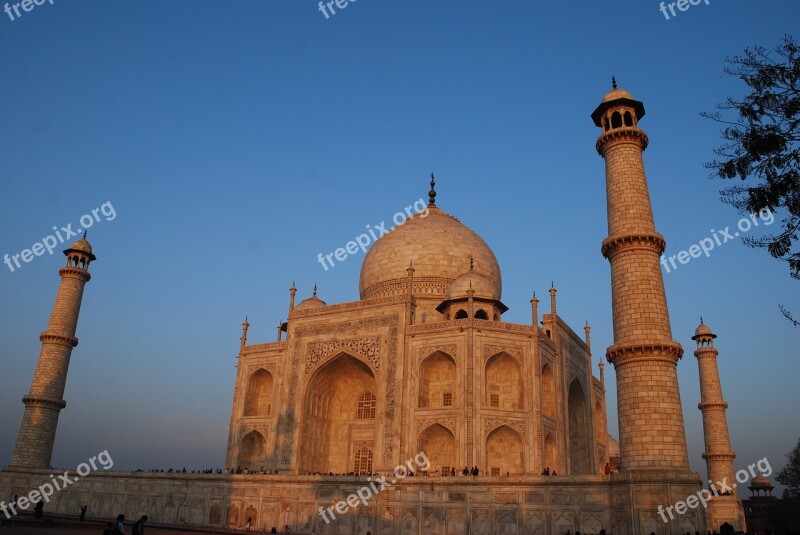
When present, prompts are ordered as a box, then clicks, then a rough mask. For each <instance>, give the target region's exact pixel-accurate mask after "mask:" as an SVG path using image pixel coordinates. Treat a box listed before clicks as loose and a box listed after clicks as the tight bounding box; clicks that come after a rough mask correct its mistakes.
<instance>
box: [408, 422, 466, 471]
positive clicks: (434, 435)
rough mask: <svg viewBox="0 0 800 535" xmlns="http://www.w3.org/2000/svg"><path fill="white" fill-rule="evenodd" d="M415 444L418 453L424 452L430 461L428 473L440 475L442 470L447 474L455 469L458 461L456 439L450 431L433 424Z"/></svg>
mask: <svg viewBox="0 0 800 535" xmlns="http://www.w3.org/2000/svg"><path fill="white" fill-rule="evenodd" d="M417 442H418V451H422V452H425V455H426V456H427V457H428V460H429V461H430V468H429V470H428V471H429V473H436V472H438V473H440V474H442V473H443V472H444V470H447V471H448V473H449V472H450V469H452V468H455V466H456V463H457V461H458V459H457V458H456V437H455V435H453V432H452V431H450V430H449V429H447V428H446V427H444V426H443V425H441V424H433V425H431V426H429V427H428V428H427V429H425V430H424V431H423V432H422V433H421V434H420V435H419V440H418V441H417Z"/></svg>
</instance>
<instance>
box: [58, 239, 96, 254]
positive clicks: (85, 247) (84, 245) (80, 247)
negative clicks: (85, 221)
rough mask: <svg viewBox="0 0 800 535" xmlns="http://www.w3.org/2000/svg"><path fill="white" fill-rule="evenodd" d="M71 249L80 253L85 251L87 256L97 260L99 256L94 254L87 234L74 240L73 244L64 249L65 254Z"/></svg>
mask: <svg viewBox="0 0 800 535" xmlns="http://www.w3.org/2000/svg"><path fill="white" fill-rule="evenodd" d="M70 251H77V252H80V253H84V254H85V255H86V256H88V257H89V259H90V260H96V259H97V257H96V256H94V253H93V252H92V244H90V243H89V241H88V240H87V239H86V234H84V235H83V238H81V239H79V240H78V241H76V242H74V243H73V244H72V245H70V246H69V247H67V248H66V249H64V255H68V254H69V253H70Z"/></svg>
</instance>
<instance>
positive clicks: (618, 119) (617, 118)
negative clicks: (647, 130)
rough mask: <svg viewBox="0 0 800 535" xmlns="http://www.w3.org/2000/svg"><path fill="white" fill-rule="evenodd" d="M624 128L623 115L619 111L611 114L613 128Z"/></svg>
mask: <svg viewBox="0 0 800 535" xmlns="http://www.w3.org/2000/svg"><path fill="white" fill-rule="evenodd" d="M621 126H622V115H620V114H619V112H618V111H615V112H614V113H612V114H611V128H619V127H621Z"/></svg>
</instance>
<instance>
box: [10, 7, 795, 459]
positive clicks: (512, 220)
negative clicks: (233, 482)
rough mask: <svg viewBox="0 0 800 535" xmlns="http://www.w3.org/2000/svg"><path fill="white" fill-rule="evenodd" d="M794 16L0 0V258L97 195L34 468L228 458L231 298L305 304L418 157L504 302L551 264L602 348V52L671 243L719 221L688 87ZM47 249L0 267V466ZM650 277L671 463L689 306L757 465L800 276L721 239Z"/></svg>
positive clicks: (22, 381) (789, 350) (775, 444)
mask: <svg viewBox="0 0 800 535" xmlns="http://www.w3.org/2000/svg"><path fill="white" fill-rule="evenodd" d="M798 20H800V3H798V2H796V1H794V0H786V1H780V2H779V1H773V2H759V3H755V2H745V1H743V0H726V1H725V2H722V1H719V0H712V2H711V3H710V4H709V5H706V4H705V3H701V4H700V5H698V6H694V7H691V8H690V9H689V10H688V11H686V12H681V13H679V15H678V16H677V17H675V18H672V19H671V20H666V19H665V18H664V16H663V15H662V14H661V12H660V11H659V9H658V3H657V2H655V1H654V0H646V1H642V0H636V1H633V0H630V1H620V0H615V1H607V2H596V1H591V2H590V1H580V2H529V1H521V0H509V1H506V2H502V3H500V2H498V3H490V2H473V1H463V0H462V1H451V0H437V1H436V2H430V1H421V0H406V1H402V2H401V1H398V0H394V1H377V0H359V1H358V2H355V3H351V4H350V5H349V6H348V7H347V8H346V9H344V10H342V11H340V12H338V13H337V14H336V15H334V16H332V17H331V18H330V19H326V18H325V17H324V16H323V15H322V14H321V13H320V12H319V11H318V9H317V3H316V2H313V1H311V0H258V1H256V0H252V1H251V0H237V1H233V0H232V1H228V2H211V1H206V0H192V1H189V0H174V1H171V2H156V1H154V0H146V1H145V0H143V1H141V2H136V3H130V2H128V3H121V2H101V1H98V0H93V1H88V0H84V1H81V2H67V1H64V0H55V3H54V4H52V5H51V4H50V3H45V4H44V5H42V6H38V7H35V8H34V9H33V11H31V12H29V13H23V16H22V17H21V18H19V19H17V20H14V21H11V20H10V19H9V18H8V17H7V16H6V15H5V14H4V13H1V12H0V47H1V48H2V51H3V54H2V57H3V61H2V63H3V67H2V88H3V90H2V98H0V140H1V142H0V158H1V159H2V162H3V165H2V167H3V174H2V202H3V209H2V211H0V227H2V228H3V229H5V232H3V233H2V235H0V255H2V254H17V253H19V252H20V251H22V250H23V249H26V248H29V247H30V246H31V245H32V244H33V243H35V242H36V241H39V240H41V239H43V238H44V237H45V236H46V235H48V234H49V233H50V232H51V229H52V227H53V226H66V225H67V224H68V223H72V224H73V228H75V227H77V226H79V219H80V217H81V216H82V215H84V214H86V213H89V212H91V210H92V209H94V208H97V207H99V206H100V205H101V204H103V203H105V202H110V203H111V204H112V205H113V207H114V209H115V211H116V218H115V219H113V220H111V221H106V220H105V218H102V221H101V222H99V223H95V224H94V226H93V227H92V228H91V229H90V231H89V238H90V241H91V243H92V245H93V246H94V250H95V253H96V254H97V257H98V260H97V262H96V263H94V264H93V265H92V267H91V271H92V274H93V277H92V280H91V282H90V283H89V284H88V286H87V288H86V293H85V298H84V301H83V309H82V311H81V317H80V322H79V325H78V333H77V336H78V337H79V338H80V345H79V346H78V347H77V348H76V349H75V351H74V352H73V356H72V362H71V366H70V370H69V378H68V381H67V390H66V394H65V399H66V400H67V403H68V405H67V408H66V409H65V410H64V411H63V412H62V414H61V419H60V421H59V428H58V436H57V439H56V445H55V452H54V456H53V464H54V465H56V466H63V467H74V466H76V465H77V464H78V463H80V462H82V461H83V460H85V459H87V458H88V457H90V456H92V455H95V454H97V453H98V452H100V451H102V450H105V449H108V450H109V452H110V453H111V455H112V456H113V458H114V460H115V463H116V464H115V469H116V468H119V469H127V468H150V467H163V468H170V467H183V466H185V467H187V469H194V468H206V467H222V466H223V462H224V454H225V447H226V441H227V433H228V423H229V418H230V411H231V401H232V396H233V384H234V378H235V372H236V370H235V365H236V355H237V353H238V344H239V336H240V334H241V326H240V325H241V323H242V321H243V320H244V318H245V315H248V316H249V319H250V323H251V324H252V326H251V329H250V342H251V343H258V342H264V341H272V340H274V338H275V325H276V324H277V323H278V322H279V321H280V320H281V319H285V317H286V311H287V306H288V298H289V294H288V288H289V286H290V285H291V283H292V281H293V280H296V281H297V286H298V288H299V292H298V298H299V299H303V298H305V297H308V296H309V295H310V293H311V289H312V286H313V285H314V283H315V282H317V283H318V284H319V288H320V290H319V294H320V297H322V298H323V299H325V300H326V301H327V302H328V303H338V302H346V301H352V300H356V299H358V276H359V269H360V267H361V262H362V260H363V254H360V253H359V254H357V255H354V256H352V257H350V258H348V259H347V260H346V261H345V262H343V263H341V264H340V265H337V266H336V267H335V268H333V269H331V270H329V271H324V270H323V269H322V267H321V266H320V264H318V263H317V261H316V257H317V254H318V253H323V254H326V253H329V252H332V251H334V250H335V249H336V248H338V247H342V246H344V244H345V243H346V242H347V241H349V240H351V239H353V238H354V237H355V236H356V235H358V234H360V233H361V232H362V231H363V229H364V228H365V226H366V225H375V224H376V223H380V222H381V221H383V220H388V219H390V218H391V217H392V215H393V214H394V213H395V212H396V211H398V210H400V209H402V208H403V207H404V206H407V205H409V204H411V203H413V202H414V201H416V200H418V199H420V198H422V197H425V196H426V194H427V190H428V184H427V182H428V175H429V174H430V172H431V171H435V172H436V174H437V177H438V187H437V189H438V192H439V196H438V198H437V204H438V205H439V206H440V207H441V208H442V209H444V210H445V211H447V212H449V213H451V214H453V215H455V216H457V217H459V218H460V219H461V221H462V222H463V223H465V224H466V225H467V226H469V227H470V228H472V229H473V230H475V231H476V232H477V233H478V234H480V235H481V236H482V237H483V238H484V239H485V240H486V242H487V243H488V244H489V245H490V246H491V247H492V248H493V250H494V252H495V254H496V255H497V258H498V260H499V262H500V266H501V269H502V272H503V282H504V285H503V286H504V288H503V289H504V292H503V301H504V302H505V303H506V304H507V305H508V306H509V307H510V310H509V312H508V313H507V314H505V316H504V318H505V320H507V321H511V322H518V323H527V322H528V321H530V305H529V303H528V300H529V299H530V296H531V292H532V291H533V290H536V291H537V292H538V293H539V294H540V295H541V296H545V295H546V291H547V289H548V288H549V286H550V282H551V280H552V281H554V282H555V284H556V286H557V288H558V299H559V307H558V310H559V313H560V314H561V315H562V316H563V317H564V318H565V320H566V321H568V322H569V323H570V325H572V326H573V328H574V329H575V330H576V331H578V332H581V333H582V329H581V327H582V326H583V324H584V322H585V321H587V320H588V321H589V322H590V324H591V325H592V341H593V347H594V357H593V359H594V361H595V364H596V363H597V362H598V361H599V360H600V359H601V358H603V357H604V353H605V348H606V347H607V346H608V345H610V344H611V342H612V329H611V298H610V277H609V266H608V262H607V261H606V260H605V259H603V257H602V256H601V254H600V243H601V242H602V240H603V239H604V238H605V237H606V235H607V232H606V229H607V227H606V205H605V183H604V167H603V160H602V159H601V158H600V157H599V156H598V155H597V153H596V152H595V149H594V144H595V140H596V138H597V136H598V134H599V131H598V129H596V128H595V126H594V125H593V124H592V121H591V119H590V117H589V115H590V113H591V112H592V110H593V109H594V108H595V107H596V105H597V104H598V103H599V101H600V99H601V98H602V96H603V95H604V94H605V93H606V92H607V91H608V90H609V89H610V78H611V75H612V74H613V75H615V76H616V77H617V80H618V81H619V83H620V86H621V87H623V88H625V89H627V90H629V91H630V92H632V93H633V95H634V96H635V97H636V98H637V99H639V100H642V101H644V103H645V106H646V110H647V115H646V117H645V118H644V119H643V121H642V122H641V127H642V128H643V129H645V130H646V131H647V133H648V135H649V136H650V140H651V145H650V147H649V148H648V150H647V151H646V153H645V165H646V169H647V174H648V180H649V184H650V191H651V196H652V201H653V206H654V212H655V218H656V227H657V229H658V230H659V231H660V232H661V233H662V234H664V236H665V237H666V238H667V241H668V247H667V253H668V254H676V253H677V252H678V251H680V250H682V249H687V248H688V247H689V246H690V245H692V244H694V243H697V242H699V241H700V240H702V239H703V238H706V237H708V236H709V235H710V233H711V232H710V231H711V229H722V228H724V227H726V226H730V227H732V229H733V227H734V226H735V225H736V223H737V221H738V220H739V219H740V217H741V216H740V215H739V214H738V213H737V212H736V211H735V210H734V209H733V208H732V207H730V206H728V205H725V204H722V203H721V202H720V200H719V195H718V190H719V189H720V188H721V187H722V186H723V184H722V183H721V182H720V181H718V180H709V179H708V171H707V170H706V169H704V167H703V164H704V162H706V161H708V160H710V159H712V158H713V149H714V148H715V147H716V146H718V145H719V143H720V137H719V125H717V124H715V123H712V122H710V121H707V120H704V119H702V118H701V117H700V116H699V113H700V112H701V111H704V110H712V109H713V107H714V104H715V103H717V102H719V101H721V100H722V99H724V98H725V97H727V96H729V95H734V96H735V95H740V94H742V92H743V91H744V87H743V85H742V83H741V82H739V81H738V80H735V79H733V78H730V77H729V76H727V75H725V74H724V73H723V70H722V69H723V67H724V59H725V58H726V57H728V56H732V55H735V54H738V53H740V52H741V51H742V50H743V49H744V48H745V47H747V46H752V45H764V46H767V47H773V46H774V45H776V44H777V43H778V42H779V41H780V38H781V37H782V35H784V34H785V33H787V32H791V31H793V30H796V29H797V22H798ZM101 217H102V216H101ZM777 217H778V218H780V217H781V214H780V213H778V214H777ZM773 228H777V223H776V224H775V226H774V227H773ZM764 230H765V227H764V226H763V225H762V226H760V227H759V228H757V229H754V230H751V231H750V232H749V233H748V235H760V234H759V233H762V232H763V231H764ZM63 258H64V257H63V255H61V254H60V252H59V253H58V254H56V255H53V256H50V255H47V254H45V255H44V256H41V257H35V258H34V260H33V261H32V262H30V263H28V264H24V265H23V267H22V268H21V269H19V270H16V271H15V272H13V273H12V272H10V271H9V270H8V269H7V267H6V266H5V265H0V303H2V306H1V307H0V337H1V339H2V343H0V352H2V373H0V406H2V408H3V410H2V411H0V429H1V430H2V435H1V436H0V465H4V464H6V463H7V462H9V461H10V458H11V452H12V449H13V446H14V441H15V437H16V433H17V430H18V427H19V422H20V419H21V416H22V410H23V405H22V403H21V402H20V399H21V397H22V396H23V395H24V394H26V393H27V391H28V388H29V385H30V380H31V377H32V374H33V370H34V366H35V364H36V359H37V356H38V354H39V348H40V342H39V340H38V334H39V333H40V332H41V331H42V330H43V329H44V328H45V326H46V323H47V319H48V317H49V313H50V309H51V306H52V304H53V299H54V297H55V294H56V290H57V288H58V284H59V278H58V273H57V272H58V269H59V268H60V267H61V266H62V263H63V262H64V260H63ZM664 278H665V284H666V287H667V296H668V300H669V305H670V313H671V319H672V329H673V336H674V338H675V339H676V340H678V341H679V342H681V343H682V344H683V346H684V348H685V350H686V354H685V356H684V358H683V360H682V361H680V363H679V365H678V370H679V377H680V381H681V395H682V402H683V407H684V419H685V422H686V428H687V436H688V447H689V453H690V458H691V465H692V468H693V469H695V470H698V471H701V473H702V474H705V464H704V462H703V460H702V458H701V456H700V455H701V452H702V451H703V444H702V423H701V415H700V411H699V410H697V403H698V401H699V385H698V374H697V361H696V359H695V358H694V357H693V356H692V351H693V349H694V343H693V342H692V340H691V339H690V337H691V336H692V334H693V332H694V329H695V327H696V326H697V324H698V321H699V316H700V315H703V317H704V318H705V321H706V323H707V324H709V325H710V326H711V327H712V328H713V329H714V331H715V332H716V333H717V334H718V335H719V338H718V339H717V347H718V349H719V350H720V357H719V366H720V374H721V378H722V382H723V388H724V395H725V399H726V400H727V401H728V403H729V405H730V408H729V410H728V419H729V423H730V429H731V439H732V443H733V448H734V450H736V452H737V453H738V458H737V460H736V467H737V468H742V467H744V466H745V465H747V464H749V463H752V462H755V461H757V460H759V459H761V458H763V457H767V458H768V459H769V461H770V464H771V465H772V466H773V468H774V469H775V470H776V471H777V469H778V468H779V467H780V466H782V465H783V464H784V462H785V457H784V454H785V453H786V452H788V451H789V450H791V449H792V447H794V445H795V443H796V442H797V439H798V436H799V435H800V399H799V397H800V396H798V388H797V378H798V377H799V376H800V361H799V360H798V358H797V357H798V342H800V329H796V328H792V327H791V326H790V325H789V324H788V323H787V322H786V321H785V320H784V319H783V318H782V316H781V315H780V312H779V310H778V304H780V303H783V304H785V305H787V306H789V307H790V308H793V309H794V311H795V313H800V285H798V283H797V282H796V281H792V280H791V279H790V277H789V275H788V267H787V266H786V265H785V264H783V263H781V262H779V261H776V260H774V259H772V258H771V257H769V256H768V254H767V253H766V251H763V250H754V249H751V248H748V247H746V246H744V245H743V244H742V243H741V242H740V241H739V240H737V241H734V242H728V243H726V244H725V245H723V246H722V247H719V248H718V249H716V250H714V251H713V252H712V253H711V256H710V257H709V258H706V257H701V258H698V259H693V260H691V262H689V263H688V264H686V265H680V267H679V269H677V270H675V271H673V272H672V273H668V274H667V273H665V275H664ZM543 301H544V302H543V305H545V306H543V308H544V309H545V310H543V311H546V309H547V306H546V299H545V300H543ZM606 370H607V378H608V411H609V416H610V422H609V423H610V427H611V432H612V433H613V434H615V435H616V395H615V383H614V373H613V368H612V367H611V366H608V367H607V368H606Z"/></svg>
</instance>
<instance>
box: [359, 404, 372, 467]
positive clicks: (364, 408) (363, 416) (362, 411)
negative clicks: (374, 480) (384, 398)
mask: <svg viewBox="0 0 800 535" xmlns="http://www.w3.org/2000/svg"><path fill="white" fill-rule="evenodd" d="M358 419H359V420H374V419H375V394H373V393H372V392H364V393H363V394H361V397H359V398H358ZM370 462H371V461H370Z"/></svg>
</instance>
